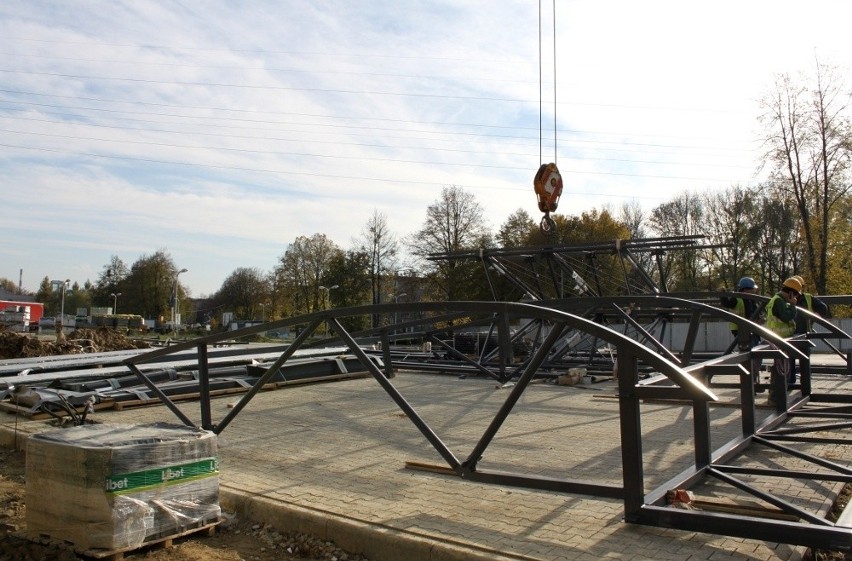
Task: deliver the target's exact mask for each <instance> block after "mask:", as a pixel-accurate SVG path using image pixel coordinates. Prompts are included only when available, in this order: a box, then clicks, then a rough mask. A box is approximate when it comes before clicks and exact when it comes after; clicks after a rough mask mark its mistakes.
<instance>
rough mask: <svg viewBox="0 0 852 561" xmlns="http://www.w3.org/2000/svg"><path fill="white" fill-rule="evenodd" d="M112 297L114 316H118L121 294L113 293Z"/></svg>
mask: <svg viewBox="0 0 852 561" xmlns="http://www.w3.org/2000/svg"><path fill="white" fill-rule="evenodd" d="M110 296H112V315H116V314H118V297H119V296H121V292H113V293H111V294H110Z"/></svg>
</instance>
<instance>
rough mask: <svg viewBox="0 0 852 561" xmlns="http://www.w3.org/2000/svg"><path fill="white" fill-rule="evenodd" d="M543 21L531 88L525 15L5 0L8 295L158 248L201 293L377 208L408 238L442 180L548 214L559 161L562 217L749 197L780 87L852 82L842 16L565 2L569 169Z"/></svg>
mask: <svg viewBox="0 0 852 561" xmlns="http://www.w3.org/2000/svg"><path fill="white" fill-rule="evenodd" d="M545 4H546V3H545ZM544 8H545V10H544V18H543V21H542V24H543V27H542V30H543V36H542V43H541V50H542V54H543V57H542V61H541V83H540V82H539V60H538V53H539V36H538V29H539V27H538V23H539V22H538V6H537V5H535V4H531V3H529V2H521V1H506V2H500V3H497V4H495V3H493V2H485V1H467V2H452V3H443V2H397V1H394V2H391V1H382V2H368V3H352V2H344V1H336V2H321V3H313V4H311V3H304V2H299V3H295V2H271V1H259V2H222V3H217V5H216V6H212V5H211V4H210V3H206V2H205V3H202V2H192V1H190V2H183V3H181V4H174V3H171V2H162V1H155V0H151V1H148V2H141V3H140V2H120V1H117V2H109V3H95V2H77V3H74V4H67V3H64V2H58V1H52V2H51V1H48V2H43V3H39V4H38V5H34V4H32V3H30V2H25V1H23V0H10V1H8V2H4V3H3V4H2V5H0V52H2V53H3V55H2V56H3V59H2V60H3V62H2V64H0V129H2V131H3V133H2V140H0V144H2V145H3V151H2V153H0V162H2V165H3V170H4V173H3V174H2V178H0V190H2V191H0V192H2V193H3V208H4V220H3V222H2V225H1V226H0V235H2V236H3V237H4V239H9V240H15V243H13V244H7V245H8V247H6V248H4V250H3V253H2V256H3V259H0V277H7V278H12V279H15V280H16V279H17V276H18V271H19V269H21V268H23V269H24V270H25V271H26V274H25V277H24V285H25V287H26V288H28V289H35V288H36V287H37V285H38V282H39V281H40V280H41V278H42V277H43V276H45V275H47V276H50V277H52V278H60V277H62V278H71V277H75V278H74V280H78V281H79V282H81V283H82V282H84V281H85V280H86V278H92V279H93V278H94V277H95V276H96V275H97V274H98V272H99V271H100V269H101V267H102V266H103V264H105V263H107V261H108V260H109V258H110V255H113V254H117V255H119V256H120V257H121V258H122V259H124V260H125V261H127V262H129V263H132V262H133V261H134V260H135V259H136V258H138V256H140V255H141V254H146V253H147V254H150V253H152V252H154V251H157V250H158V249H161V248H165V249H167V250H168V251H169V252H170V254H171V255H172V257H173V259H174V260H175V262H176V263H177V264H178V265H179V266H181V267H186V268H188V269H190V271H189V272H188V273H187V274H186V275H185V277H182V278H183V279H184V280H185V282H187V284H188V285H189V286H190V287H192V289H193V292H194V293H195V294H201V293H211V292H213V291H215V290H216V289H217V288H218V286H219V285H220V284H221V282H222V280H224V278H225V277H227V276H228V275H229V274H230V272H232V271H233V270H234V269H235V268H237V267H258V268H261V269H264V270H270V269H272V268H273V267H274V266H275V262H276V259H277V258H278V257H279V256H280V255H281V254H282V253H283V251H284V249H285V248H286V245H287V244H288V243H289V242H291V241H293V240H294V239H295V238H296V237H297V236H300V235H311V234H313V233H317V232H322V233H326V234H327V235H329V236H330V237H331V238H332V239H334V240H335V241H337V243H339V244H340V245H342V246H344V247H346V246H348V244H349V242H350V240H351V239H352V238H353V237H354V236H357V235H358V233H359V231H360V230H361V228H362V227H363V225H364V223H365V222H366V221H367V219H368V218H369V216H370V214H371V213H372V211H373V209H374V208H378V209H379V210H380V211H382V212H383V213H385V214H386V215H387V216H388V220H389V225H390V226H391V228H393V229H394V230H395V232H396V233H397V234H398V235H400V236H403V235H406V234H408V233H410V232H412V231H414V230H416V229H417V228H418V227H419V226H420V224H421V223H422V221H423V219H424V218H425V212H426V207H427V206H428V205H429V204H431V203H432V202H434V201H435V200H436V199H437V197H438V196H439V194H440V191H441V188H442V187H443V186H445V185H450V184H456V185H461V186H462V187H464V188H465V189H469V190H471V191H472V192H473V193H474V194H475V195H476V197H477V199H478V200H479V201H480V202H481V203H482V204H483V206H484V207H485V209H486V213H487V216H488V219H489V222H490V224H491V226H493V227H497V226H499V225H500V223H502V221H503V220H504V219H505V218H506V217H507V216H508V215H509V214H510V213H511V212H513V211H514V210H516V209H517V208H519V207H523V208H526V209H527V210H528V211H529V212H530V213H531V214H533V215H536V214H537V213H536V208H535V200H534V196H533V194H532V177H533V175H534V174H535V171H536V170H537V168H538V165H539V164H540V163H541V161H542V160H551V159H553V158H554V157H555V158H556V159H557V161H558V163H559V165H560V168H561V170H562V171H563V175H564V176H565V178H566V191H565V193H564V195H563V197H562V202H561V204H560V211H562V212H566V213H578V212H581V211H584V210H589V209H591V208H593V207H594V208H601V207H602V206H604V205H610V206H613V205H615V206H618V205H620V204H621V203H622V202H626V201H628V200H630V199H631V198H635V199H636V200H638V201H639V202H640V203H641V204H643V206H645V207H647V208H653V207H654V206H656V205H658V204H660V203H662V202H665V201H666V200H668V199H669V198H670V197H672V196H673V195H675V194H677V193H678V192H680V191H682V190H684V189H714V188H725V187H727V186H729V185H730V184H732V183H742V184H748V183H749V182H750V181H753V177H754V175H753V172H754V169H755V166H756V163H757V162H756V158H757V155H758V154H757V152H756V143H755V140H756V135H757V133H758V132H759V131H758V129H757V127H756V117H757V100H758V99H759V98H760V96H761V95H763V93H764V92H765V91H766V90H767V89H768V88H769V87H770V86H771V84H772V80H773V76H774V74H775V73H778V72H792V73H795V72H797V71H799V70H808V69H809V68H810V67H811V65H812V64H813V60H814V55H815V53H816V54H817V55H818V56H819V57H820V59H824V60H827V61H830V62H834V63H837V64H840V65H842V66H843V67H844V71H845V72H846V73H847V74H848V72H849V70H850V68H849V63H850V57H849V53H848V49H847V48H846V47H845V45H844V40H845V36H846V31H845V29H844V26H845V25H846V22H848V20H849V17H848V16H849V15H850V13H852V8H850V7H847V3H845V2H839V1H836V2H835V1H830V0H821V1H820V0H817V1H814V2H811V3H808V4H807V5H806V6H805V5H802V4H801V3H798V2H790V1H780V2H779V1H773V2H770V1H768V0H759V1H754V2H747V3H738V2H733V1H729V0H723V1H720V2H716V3H713V4H695V3H684V2H675V1H662V0H652V1H650V2H628V1H624V0H622V1H616V0H611V1H603V2H579V1H571V2H560V3H557V14H556V60H555V78H556V95H557V98H558V103H557V105H556V119H557V120H558V132H557V135H556V140H555V146H556V149H555V150H554V134H553V121H554V113H553V109H554V106H553V95H554V86H553V80H554V60H553V56H552V55H553V43H552V39H553V29H552V28H551V27H550V25H551V23H552V20H551V17H552V15H551V14H550V13H549V11H548V10H549V6H544ZM539 95H541V96H542V100H541V108H542V112H541V113H540V112H539V107H540V102H539ZM540 119H541V128H540ZM540 153H541V155H540ZM84 276H85V278H83V277H84ZM76 277H80V278H76Z"/></svg>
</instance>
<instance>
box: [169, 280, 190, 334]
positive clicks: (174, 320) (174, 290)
mask: <svg viewBox="0 0 852 561" xmlns="http://www.w3.org/2000/svg"><path fill="white" fill-rule="evenodd" d="M185 272H187V269H181V270H180V271H178V272H177V274H176V275H175V283H174V284H173V285H172V331H175V332H177V318H178V307H179V306H180V301H179V300H178V291H177V287H178V277H179V276H180V274H181V273H185Z"/></svg>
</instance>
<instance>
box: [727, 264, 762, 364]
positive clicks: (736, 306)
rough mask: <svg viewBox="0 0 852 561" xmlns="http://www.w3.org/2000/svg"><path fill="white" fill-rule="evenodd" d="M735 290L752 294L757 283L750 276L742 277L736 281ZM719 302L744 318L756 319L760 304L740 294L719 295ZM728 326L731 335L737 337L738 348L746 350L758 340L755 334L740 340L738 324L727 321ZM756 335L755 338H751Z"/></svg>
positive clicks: (755, 289) (755, 290)
mask: <svg viewBox="0 0 852 561" xmlns="http://www.w3.org/2000/svg"><path fill="white" fill-rule="evenodd" d="M737 292H742V293H743V294H754V293H756V292H757V283H756V282H754V279H753V278H751V277H743V278H741V279H740V281H739V282H738V283H737ZM719 301H720V303H721V304H722V306H724V307H725V308H728V309H731V310H733V311H734V313H735V314H737V315H738V316H740V317H744V318H746V319H750V320H754V319H756V316H757V313H758V310H759V308H760V306H758V305H757V302H756V301H755V300H752V299H750V298H742V297H740V296H721V297H720V298H719ZM728 328H729V329H730V330H731V335H733V336H734V339H737V340H738V342H739V346H740V350H746V349H750V348H751V347H753V346H754V345H755V344H757V343H758V342H759V341H760V338H759V337H757V336H756V335H752V336H751V337H744V338H743V339H742V340H740V337H739V326H738V325H737V324H736V323H733V322H732V323H729V324H728ZM755 337H757V340H756V341H755V340H753V339H754V338H755Z"/></svg>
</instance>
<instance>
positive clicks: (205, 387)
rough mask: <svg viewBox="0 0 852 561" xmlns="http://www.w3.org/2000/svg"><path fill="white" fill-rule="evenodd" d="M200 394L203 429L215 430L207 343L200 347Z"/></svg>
mask: <svg viewBox="0 0 852 561" xmlns="http://www.w3.org/2000/svg"><path fill="white" fill-rule="evenodd" d="M198 393H199V394H200V396H199V400H200V402H201V428H203V429H204V430H213V415H212V414H211V412H210V367H209V365H208V363H207V343H201V344H199V345H198Z"/></svg>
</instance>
